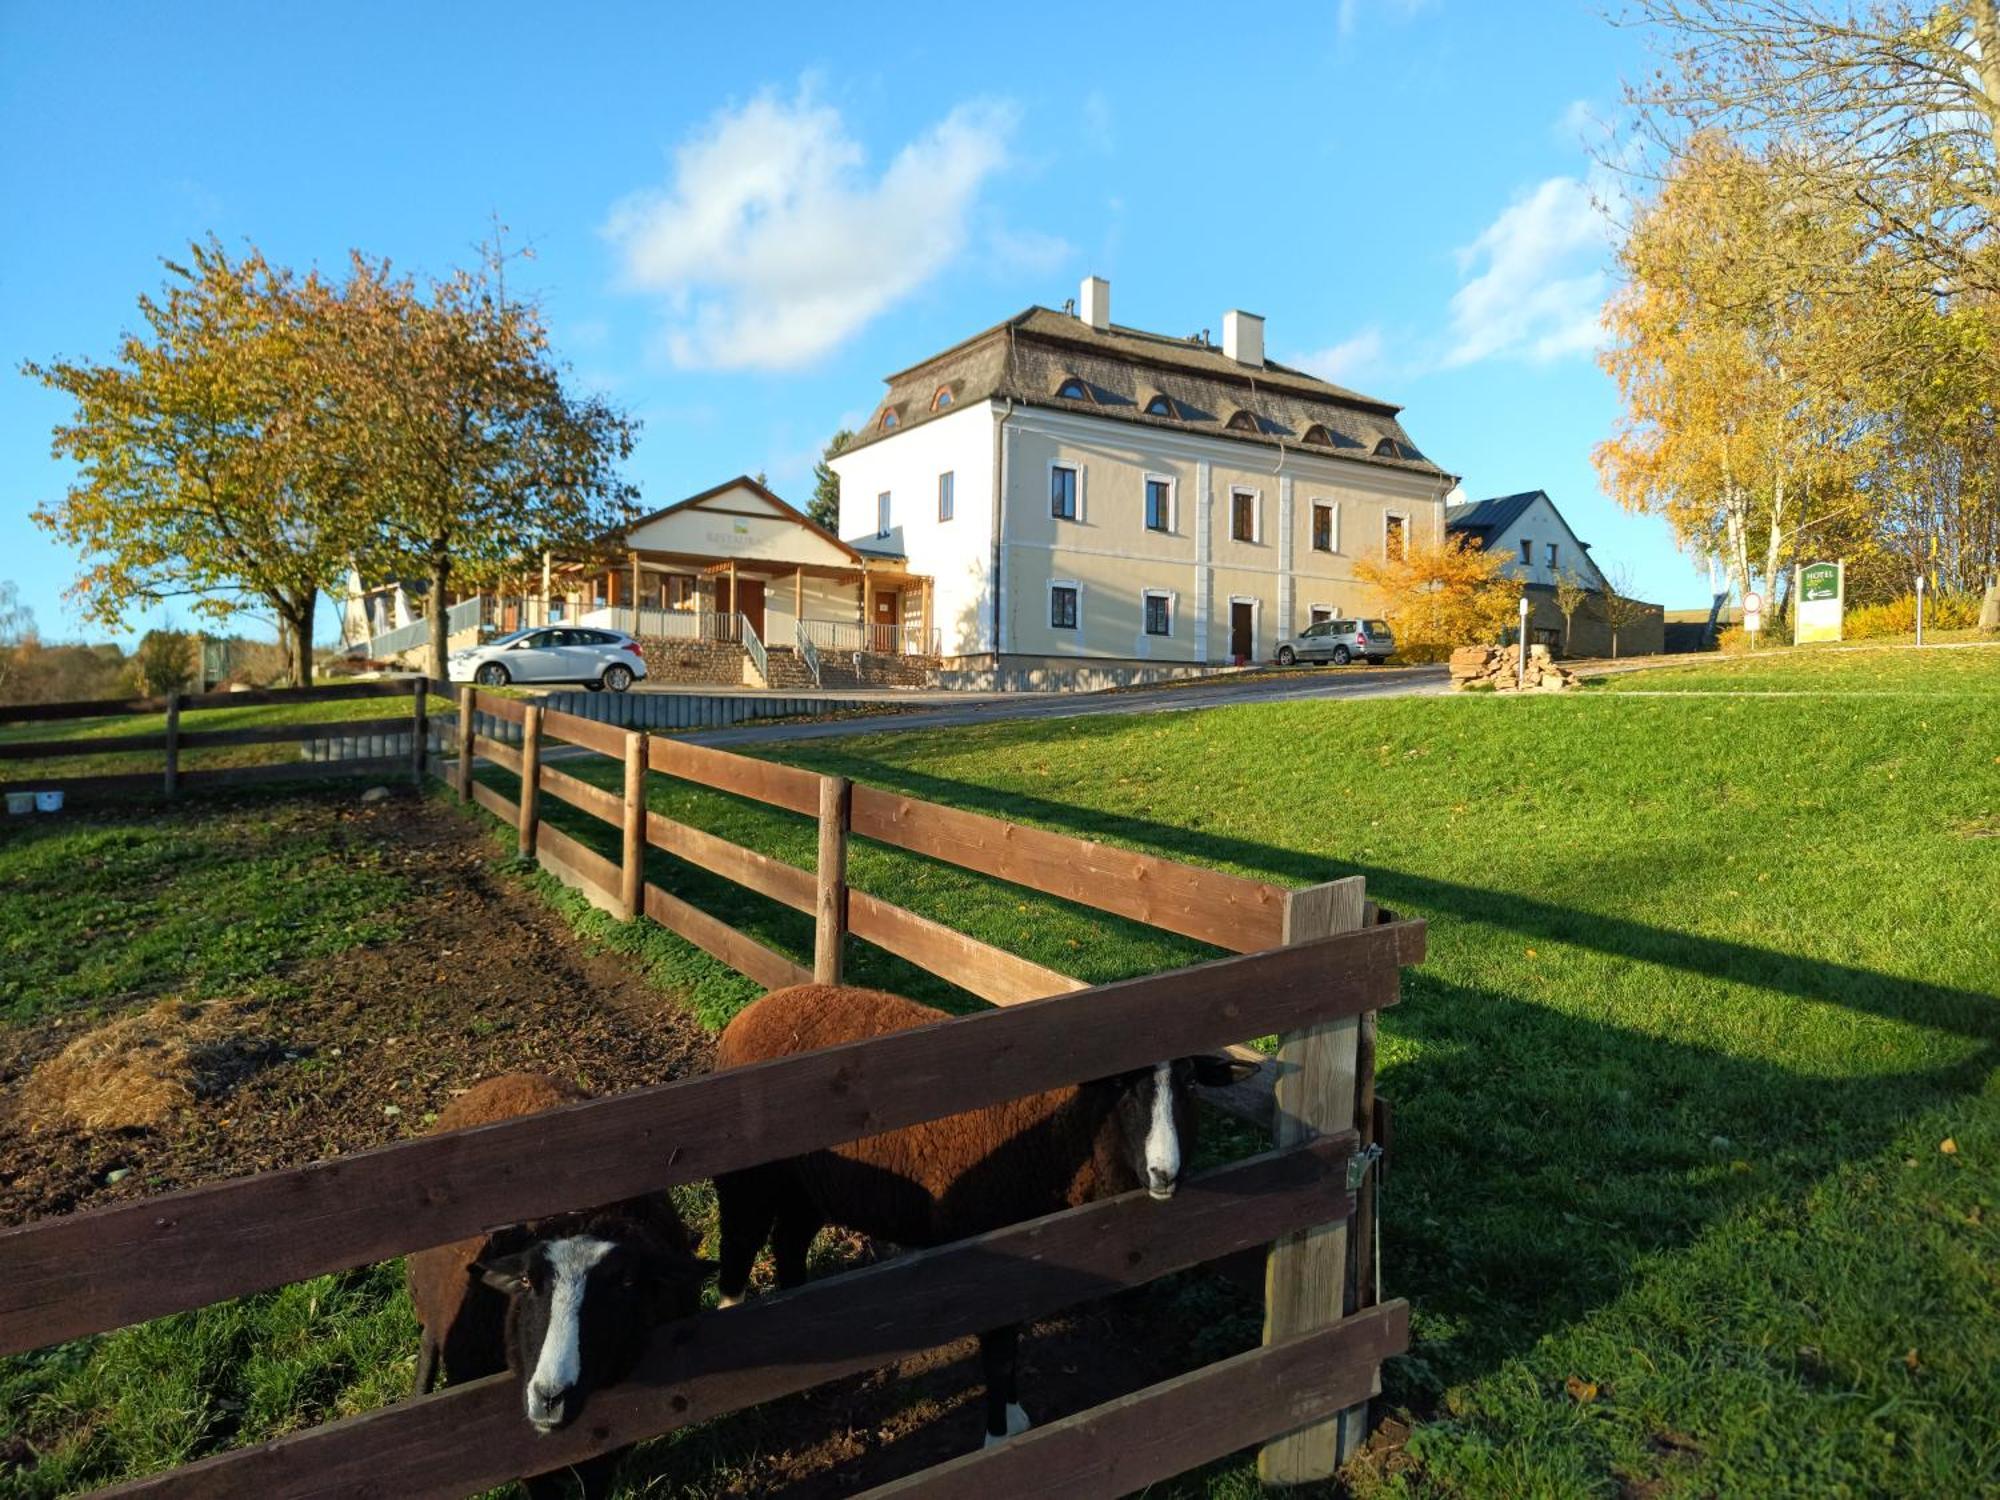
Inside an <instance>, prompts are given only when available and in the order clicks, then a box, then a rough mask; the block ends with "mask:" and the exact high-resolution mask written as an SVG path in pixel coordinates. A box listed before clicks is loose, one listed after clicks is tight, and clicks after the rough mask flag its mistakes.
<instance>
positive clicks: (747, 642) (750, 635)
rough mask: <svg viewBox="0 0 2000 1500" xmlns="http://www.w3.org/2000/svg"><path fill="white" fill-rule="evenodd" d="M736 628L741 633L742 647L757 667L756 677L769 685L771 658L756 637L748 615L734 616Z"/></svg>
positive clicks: (765, 684)
mask: <svg viewBox="0 0 2000 1500" xmlns="http://www.w3.org/2000/svg"><path fill="white" fill-rule="evenodd" d="M736 625H737V629H738V630H739V631H740V632H741V633H742V637H743V649H744V650H745V651H747V652H749V653H750V660H751V663H752V664H753V665H754V666H755V667H756V668H757V678H758V680H759V681H760V682H762V683H763V684H764V686H765V687H769V686H770V685H771V658H770V657H769V655H767V654H766V652H765V650H764V643H763V642H762V641H761V640H759V639H758V638H757V631H756V629H755V627H754V626H752V625H751V623H750V617H749V616H748V615H738V616H737V617H736Z"/></svg>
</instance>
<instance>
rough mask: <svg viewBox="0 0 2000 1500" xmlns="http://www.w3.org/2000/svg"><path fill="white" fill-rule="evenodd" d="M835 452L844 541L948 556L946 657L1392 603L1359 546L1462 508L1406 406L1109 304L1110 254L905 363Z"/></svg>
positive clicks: (1010, 653)
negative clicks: (1369, 575) (1131, 319)
mask: <svg viewBox="0 0 2000 1500" xmlns="http://www.w3.org/2000/svg"><path fill="white" fill-rule="evenodd" d="M888 386H889V390H888V394H887V396H886V397H885V399H884V400H883V401H882V403H881V404H880V405H879V406H878V407H877V408H876V409H875V411H874V412H873V414H872V415H871V416H870V418H869V421H868V424H867V426H866V428H865V429H864V430H863V431H862V432H861V433H860V434H859V435H858V436H857V437H856V438H855V440H854V441H853V442H852V443H851V444H850V445H849V446H848V447H847V448H846V449H845V450H844V451H843V452H842V453H841V454H840V455H839V456H838V457H836V458H835V459H834V460H833V469H834V472H835V473H836V474H837V475H838V476H839V478H840V528H839V530H840V535H841V537H842V538H843V539H844V540H845V541H846V542H847V543H848V545H850V546H852V547H854V548H856V549H857V550H859V551H861V552H863V553H866V554H870V555H872V556H875V557H877V558H880V559H882V560H883V561H884V562H894V563H899V564H900V565H901V566H902V567H903V568H904V569H906V570H907V571H908V572H909V573H910V574H912V575H919V576H922V577H925V578H928V579H930V580H932V587H933V589H934V598H933V614H932V620H933V623H934V639H935V640H936V643H937V649H938V650H939V651H940V653H941V654H942V655H943V657H945V658H946V660H947V664H948V665H953V664H956V665H992V664H997V665H1000V666H1002V667H1003V668H1010V669H1012V668H1036V667H1059V666H1062V665H1065V664H1070V665H1075V664H1079V659H1088V660H1091V661H1095V662H1099V663H1104V662H1121V663H1145V664H1164V663H1172V664H1186V665H1196V664H1202V665H1214V664H1221V663H1228V662H1231V661H1266V660H1269V659H1270V658H1271V657H1272V655H1273V654H1274V653H1275V652H1276V649H1277V645H1278V642H1279V641H1280V640H1282V639H1284V638H1285V637H1286V636H1288V635H1291V634H1293V633H1295V632H1297V631H1299V630H1302V629H1304V628H1305V627H1306V626H1307V625H1308V624H1310V623H1312V621H1313V620H1315V619H1323V618H1327V617H1329V616H1332V615H1336V614H1361V615H1365V614H1379V613H1384V612H1385V611H1384V610H1383V607H1382V601H1381V600H1379V599H1378V598H1377V597H1375V594H1374V591H1373V590H1371V589H1369V588H1368V587H1367V586H1365V585H1364V584H1362V583H1361V582H1360V581H1359V580H1358V579H1357V578H1356V577H1355V572H1354V569H1355V565H1356V564H1357V563H1358V562H1359V561H1360V560H1361V559H1362V558H1366V557H1381V556H1382V555H1383V554H1384V552H1385V551H1386V550H1388V549H1391V548H1394V547H1397V546H1400V545H1402V544H1403V542H1404V541H1406V540H1410V539H1422V540H1423V541H1425V542H1429V543H1435V542H1437V541H1439V540H1441V539H1442V537H1443V532H1444V495H1445V493H1446V492H1447V491H1448V490H1450V489H1451V487H1452V484H1453V482H1454V481H1453V478H1452V476H1451V475H1449V474H1447V473H1445V472H1444V471H1443V470H1441V469H1440V468H1439V467H1438V466H1437V465H1436V464H1434V463H1432V462H1431V461H1430V460H1429V459H1427V458H1425V457H1424V456H1423V455H1422V454H1421V453H1420V452H1419V451H1418V450H1417V449H1416V447H1415V446H1414V445H1413V444H1412V443H1411V441H1410V439H1409V436H1408V434H1407V433H1405V432H1404V430H1403V428H1402V426H1401V424H1400V422H1399V421H1398V420H1397V413H1398V408H1396V407H1394V406H1392V405H1390V404H1388V403H1386V402H1382V401H1378V400H1374V399H1372V398H1370V397H1366V396H1362V395H1359V394H1357V393H1355V392H1353V391H1349V390H1345V389H1343V388H1342V387H1340V386H1337V385H1334V384H1331V383H1330V382H1328V381H1324V380H1320V379H1318V378H1316V377H1314V376H1311V375H1308V374H1305V373H1304V372H1302V371H1299V370H1295V369H1291V368H1289V367H1287V366H1284V365H1280V364H1277V363H1275V362H1274V361H1271V360H1268V359H1266V358H1265V357H1264V329H1263V320H1262V319H1261V318H1257V317H1253V316H1252V315H1250V314H1248V313H1243V312H1231V313H1229V314H1227V315H1226V316H1225V318H1224V319H1223V336H1222V340H1221V343H1220V345H1217V344H1216V343H1214V342H1211V341H1210V340H1209V339H1208V338H1207V336H1206V335H1205V334H1202V335H1197V336H1195V337H1193V338H1170V337H1166V336H1163V335H1159V334H1152V333H1146V332H1142V331H1140V330H1137V329H1132V328H1126V327H1123V326H1121V325H1118V324H1114V323H1112V322H1111V319H1110V288H1109V286H1108V284H1106V283H1105V282H1103V281H1101V280H1099V279H1098V278H1095V277H1092V278H1090V279H1088V280H1086V281H1085V282H1084V284H1083V288H1082V297H1081V301H1080V305H1079V306H1078V307H1077V308H1076V310H1075V311H1073V312H1072V311H1067V310H1066V311H1063V312H1056V311H1052V310H1050V309H1048V308H1042V307H1035V308H1030V309H1028V310H1027V311H1026V312H1024V313H1021V314H1020V315H1018V316H1017V317H1014V318H1010V319H1008V320H1007V321H1006V322H1004V323H1001V324H999V325H997V326H996V327H993V328H990V329H987V330H986V331H985V332H983V333H980V334H978V335H976V336H975V337H973V338H971V339H968V340H966V341H965V342H964V343H961V344H958V345H955V346H954V347H952V348H950V349H947V350H945V351H944V352H943V353H941V354H938V355H935V356H933V357H931V358H930V359H927V360H925V361H923V362H922V363H921V364H917V365H913V366H912V367H910V368H909V369H907V370H904V371H901V372H899V373H898V374H895V375H892V376H890V377H889V380H888Z"/></svg>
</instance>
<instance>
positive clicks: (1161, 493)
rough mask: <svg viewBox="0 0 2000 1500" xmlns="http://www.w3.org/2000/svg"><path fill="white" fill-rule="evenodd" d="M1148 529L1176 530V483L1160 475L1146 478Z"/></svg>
mask: <svg viewBox="0 0 2000 1500" xmlns="http://www.w3.org/2000/svg"><path fill="white" fill-rule="evenodd" d="M1146 529H1147V530H1148V531H1172V530H1173V529H1174V482H1173V481H1172V480H1171V479H1166V478H1163V477H1161V476H1160V475H1158V474H1148V475H1147V476H1146Z"/></svg>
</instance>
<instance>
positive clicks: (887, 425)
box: [881, 409, 897, 432]
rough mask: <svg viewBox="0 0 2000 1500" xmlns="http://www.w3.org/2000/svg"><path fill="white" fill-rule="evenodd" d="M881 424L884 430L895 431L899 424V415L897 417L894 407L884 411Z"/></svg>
mask: <svg viewBox="0 0 2000 1500" xmlns="http://www.w3.org/2000/svg"><path fill="white" fill-rule="evenodd" d="M881 426H882V430H883V431H884V432H891V431H893V430H894V429H895V428H896V426H897V417H896V413H895V411H894V410H893V409H892V410H889V411H885V412H883V413H882V423H881Z"/></svg>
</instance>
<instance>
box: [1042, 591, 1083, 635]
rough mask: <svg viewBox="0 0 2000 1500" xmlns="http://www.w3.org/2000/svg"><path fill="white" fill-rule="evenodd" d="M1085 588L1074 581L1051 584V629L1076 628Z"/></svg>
mask: <svg viewBox="0 0 2000 1500" xmlns="http://www.w3.org/2000/svg"><path fill="white" fill-rule="evenodd" d="M1082 593H1083V590H1082V589H1081V588H1079V587H1078V586H1077V585H1076V584H1074V583H1051V584H1050V585H1049V628H1050V629H1051V630H1074V629H1076V611H1077V603H1078V600H1079V597H1080V596H1081V595H1082Z"/></svg>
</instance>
